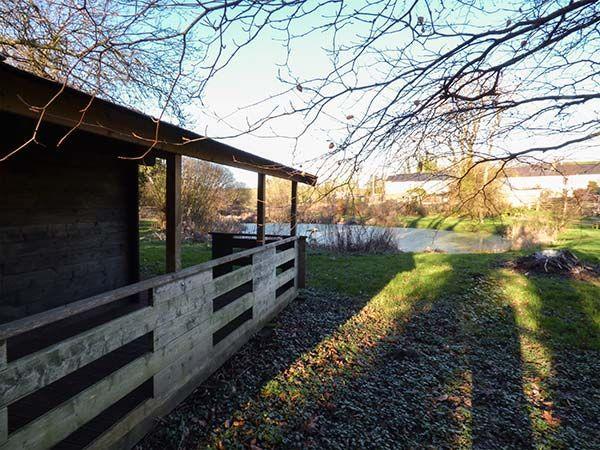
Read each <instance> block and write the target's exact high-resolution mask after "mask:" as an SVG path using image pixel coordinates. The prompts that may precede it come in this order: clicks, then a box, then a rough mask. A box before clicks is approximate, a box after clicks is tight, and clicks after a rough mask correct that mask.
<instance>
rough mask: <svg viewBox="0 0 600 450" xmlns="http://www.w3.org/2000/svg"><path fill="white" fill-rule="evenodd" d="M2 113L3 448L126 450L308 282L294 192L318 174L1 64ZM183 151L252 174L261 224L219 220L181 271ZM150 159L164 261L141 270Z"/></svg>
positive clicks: (0, 286) (0, 424)
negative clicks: (157, 171) (275, 207)
mask: <svg viewBox="0 0 600 450" xmlns="http://www.w3.org/2000/svg"><path fill="white" fill-rule="evenodd" d="M0 115H1V123H2V124H3V126H2V129H3V139H2V143H1V144H0V319H1V324H0V448H3V449H4V448H11V449H24V448H36V449H37V448H50V447H55V448H102V449H105V448H113V447H119V448H122V447H125V448H129V447H131V446H133V445H134V444H135V443H136V442H137V441H138V440H139V439H140V438H141V437H142V436H143V435H144V434H145V433H146V432H147V431H148V430H149V429H150V428H151V427H152V424H153V421H154V420H155V418H156V417H158V416H160V415H163V414H165V413H167V412H168V411H169V410H170V409H172V408H173V407H174V406H175V405H176V404H177V403H178V402H180V401H181V400H182V399H183V398H185V397H186V396H187V395H188V394H189V393H190V392H191V391H192V390H193V389H194V388H195V387H196V386H197V385H198V384H199V383H201V382H202V381H203V380H204V379H206V378H207V377H208V376H209V375H210V374H211V373H212V372H214V371H215V370H216V369H217V368H218V367H219V366H220V365H221V364H222V363H223V362H225V361H226V360H227V359H228V358H229V357H230V356H231V355H232V354H233V353H235V352H236V351H237V350H238V349H239V348H240V347H241V346H242V345H243V344H244V343H245V342H246V341H247V340H248V339H249V338H250V337H251V336H252V334H253V333H255V332H256V331H258V330H259V329H260V328H261V327H262V326H263V325H264V324H265V323H266V322H267V321H269V320H271V319H272V317H273V316H274V315H276V314H277V313H278V312H279V311H280V310H281V309H282V308H283V307H285V305H286V304H288V303H289V302H290V301H291V300H292V299H294V297H296V295H297V292H298V288H301V287H303V283H304V257H305V256H304V240H303V238H302V237H298V236H296V233H295V228H296V226H295V223H296V222H295V220H296V219H295V216H296V192H297V184H298V183H307V184H311V185H312V184H314V183H315V182H316V177H314V176H313V175H310V174H306V173H304V172H302V171H299V170H295V169H292V168H290V167H286V166H283V165H280V164H277V163H275V162H273V161H269V160H267V159H264V158H260V157H257V156H255V155H252V154H250V153H247V152H244V151H241V150H238V149H236V148H233V147H231V146H228V145H225V144H222V143H219V142H216V141H214V140H211V139H208V138H204V137H202V136H199V135H197V134H195V133H192V132H190V131H188V130H184V129H181V128H178V127H176V126H173V125H170V124H168V123H163V122H160V123H157V122H156V121H155V120H153V119H152V118H151V117H148V116H146V115H143V114H140V113H138V112H135V111H132V110H130V109H127V108H123V107H121V106H119V105H116V104H113V103H110V102H107V101H104V100H100V99H96V98H92V97H90V96H88V95H87V94H85V93H83V92H80V91H78V90H75V89H71V88H69V87H64V86H62V85H60V84H57V83H54V82H51V81H48V80H45V79H42V78H39V77H36V76H34V75H31V74H29V73H27V72H23V71H21V70H18V69H15V68H13V67H11V66H8V65H6V64H4V63H0ZM25 144H26V145H25ZM24 145H25V146H24ZM23 146H24V147H23ZM142 155H144V157H143V158H140V156H142ZM182 155H183V156H189V157H193V158H200V159H204V160H207V161H212V162H215V163H219V164H224V165H228V166H232V167H238V168H243V169H246V170H250V171H254V172H256V173H257V174H258V176H257V178H258V190H257V192H258V195H257V196H258V198H257V234H256V235H227V234H223V233H218V234H214V237H213V239H214V241H213V259H212V260H211V261H209V262H207V263H203V264H200V265H197V266H193V267H188V268H185V269H183V270H182V269H181V248H180V242H181V211H180V204H179V197H180V186H181V158H182ZM156 158H161V159H165V160H166V164H167V186H166V187H167V199H166V200H167V232H166V235H167V236H166V237H167V239H166V241H167V242H166V266H167V267H166V271H167V273H166V274H165V275H161V276H158V277H155V278H151V279H147V280H141V281H140V277H139V272H140V271H139V244H138V243H139V232H138V225H139V224H138V221H139V219H138V209H139V201H138V167H139V165H140V164H153V163H154V161H155V160H156ZM265 176H274V177H279V178H283V179H286V180H289V181H290V220H291V227H290V229H291V234H290V235H289V236H265V227H264V221H265Z"/></svg>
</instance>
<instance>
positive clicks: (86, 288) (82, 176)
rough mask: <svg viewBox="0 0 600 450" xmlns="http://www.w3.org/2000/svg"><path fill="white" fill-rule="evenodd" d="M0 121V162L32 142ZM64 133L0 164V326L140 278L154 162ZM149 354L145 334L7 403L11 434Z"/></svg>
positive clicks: (44, 342) (138, 298)
mask: <svg viewBox="0 0 600 450" xmlns="http://www.w3.org/2000/svg"><path fill="white" fill-rule="evenodd" d="M0 118H1V120H2V123H4V124H5V126H7V129H10V130H11V133H7V135H6V136H5V138H4V139H5V140H4V142H3V145H2V147H1V149H0V152H2V154H0V157H2V156H4V155H5V154H6V153H8V152H10V151H12V150H14V149H16V148H18V147H19V146H20V145H22V144H23V141H22V139H27V138H28V137H30V136H32V133H33V130H34V129H35V126H36V123H35V121H33V120H29V119H24V118H22V117H18V116H14V115H12V114H9V113H2V114H1V117H0ZM67 131H68V129H67V128H63V127H60V126H56V125H50V124H44V125H43V126H42V127H41V128H40V130H39V132H38V135H37V136H36V142H35V143H31V144H29V145H28V146H27V148H26V150H24V151H20V152H17V153H16V154H15V155H14V156H12V157H11V158H10V159H7V160H6V161H5V162H3V164H2V165H0V192H2V195H1V196H0V323H6V322H11V321H14V320H18V319H21V318H24V317H27V316H31V315H34V314H37V313H41V312H44V311H48V310H50V309H52V308H55V307H59V306H63V305H66V304H69V303H71V302H75V301H78V300H82V299H85V298H88V297H91V296H94V295H98V294H102V293H104V292H107V291H111V290H114V289H116V288H119V287H122V286H126V285H129V284H132V283H135V282H137V281H139V279H140V270H139V212H138V211H139V185H138V183H139V181H138V167H139V165H140V164H153V163H154V162H155V159H154V158H155V157H156V154H154V155H152V157H146V158H144V159H127V158H122V157H132V156H136V157H137V156H139V155H142V154H143V153H144V151H145V148H143V147H140V146H135V145H131V144H125V143H123V142H121V141H118V140H114V139H109V138H105V137H100V136H97V135H92V134H90V133H87V132H84V131H81V130H76V131H74V132H72V133H71V134H69V136H68V138H67V139H66V140H65V141H64V142H63V143H61V145H60V146H57V143H58V142H59V141H60V139H61V138H63V137H64V136H65V134H66V133H67ZM158 156H159V157H160V156H164V155H161V154H160V153H158ZM272 240H274V237H272V236H271V237H267V242H269V241H272ZM217 241H218V242H220V244H219V245H217V246H216V247H215V249H214V251H213V257H219V256H223V255H226V254H230V253H232V252H234V251H238V250H241V249H245V248H251V247H255V246H256V245H257V242H256V236H254V239H252V237H251V236H239V238H238V241H236V242H235V243H234V242H232V241H231V239H230V238H229V237H227V236H225V235H222V236H221V239H217ZM292 245H293V243H292ZM282 247H283V246H282ZM281 250H284V248H281V249H278V251H281ZM251 262H252V261H251V258H241V259H239V260H234V261H232V262H231V263H230V264H228V265H226V266H224V267H216V268H215V269H214V270H213V272H214V273H213V276H214V277H215V278H216V277H218V276H221V275H223V274H225V273H227V272H229V271H231V270H234V269H235V268H237V267H241V266H244V265H248V264H251ZM246 288H247V286H246V287H245V286H241V288H240V289H237V290H234V291H232V292H229V293H227V294H226V295H225V296H223V298H218V299H215V308H217V309H218V308H219V307H223V306H224V305H227V304H228V303H230V302H232V301H234V300H235V299H236V298H238V297H240V296H241V295H244V293H246V292H247V289H246ZM250 288H251V286H250ZM283 288H284V289H288V288H289V286H284V287H283ZM244 289H246V291H244ZM151 302H152V299H151V293H150V292H149V291H145V292H141V293H140V294H136V295H133V296H130V297H128V298H126V299H123V300H119V301H117V302H113V303H110V304H108V305H105V306H102V307H98V308H95V309H93V310H91V311H88V312H85V313H81V314H77V315H74V316H71V317H69V318H68V319H64V320H61V321H58V322H54V323H52V324H50V325H46V326H43V327H40V328H37V329H35V330H32V331H28V332H25V333H23V334H20V335H18V336H16V337H13V338H9V339H8V340H7V361H8V362H9V363H10V362H12V361H15V360H17V359H19V358H23V357H26V356H27V355H29V354H32V353H34V352H37V351H39V350H42V349H44V348H47V347H49V346H51V345H53V344H55V343H57V342H60V341H62V340H64V339H67V338H69V337H71V336H75V335H77V334H79V333H81V332H83V331H86V330H89V329H92V328H94V327H96V326H98V325H101V324H103V323H106V322H109V321H111V320H114V319H116V318H118V317H121V316H123V315H125V314H128V313H131V312H133V311H135V310H137V309H140V308H143V307H145V306H148V305H149V304H151ZM230 331H231V330H223V333H225V334H227V333H229V332H230ZM223 333H222V334H223ZM151 351H152V336H151V335H150V336H143V337H141V338H139V339H137V340H135V341H133V342H131V343H129V344H127V345H125V346H123V347H121V348H119V349H117V350H115V351H113V352H112V353H109V354H108V355H106V356H104V357H102V358H100V359H98V360H96V361H94V362H92V363H90V364H88V365H87V366H85V367H83V368H82V369H79V370H77V371H75V372H73V373H71V374H69V375H67V376H65V377H63V378H61V379H59V380H58V381H56V382H54V383H52V384H50V385H49V386H47V387H45V388H42V389H41V390H39V391H36V392H35V393H33V394H30V395H28V396H26V397H24V398H22V399H20V400H18V401H16V402H14V403H12V404H10V405H9V406H8V427H9V430H8V431H9V433H13V432H15V431H17V430H18V429H20V428H21V427H22V426H24V425H26V424H28V423H30V422H31V421H33V420H35V419H37V418H38V417H40V416H42V415H43V414H44V413H46V412H48V411H50V410H51V409H53V408H55V407H56V406H58V405H60V404H61V403H62V402H63V401H65V400H67V399H69V398H71V397H72V396H73V395H75V394H77V393H79V392H82V391H84V390H85V389H86V388H87V387H89V386H91V385H93V384H94V383H96V382H98V381H99V380H101V379H103V378H104V377H106V376H108V375H110V374H111V373H113V372H115V371H116V370H118V369H119V368H121V367H123V366H124V365H126V364H127V363H129V362H131V361H133V360H135V359H136V358H138V357H140V356H143V355H144V354H146V353H148V352H151ZM152 394H153V393H152V380H149V381H148V382H146V383H144V384H143V385H142V386H140V387H138V388H137V389H136V390H134V391H133V392H131V393H130V394H128V395H127V396H126V397H124V398H122V399H121V400H120V401H118V402H117V403H116V404H114V405H113V406H111V407H110V408H109V409H107V410H105V411H104V412H103V413H101V414H100V415H98V416H97V417H96V418H94V419H93V420H92V421H90V422H89V423H87V424H86V425H85V426H83V427H81V428H80V429H79V430H78V431H77V432H75V433H73V434H72V435H71V436H69V437H68V438H67V439H65V440H64V441H63V442H62V443H61V444H59V445H58V447H59V448H63V447H64V448H81V447H82V446H83V445H85V444H86V443H89V442H91V441H93V440H94V439H95V438H96V437H98V436H99V435H100V434H101V433H102V432H103V431H105V430H107V429H108V428H109V427H110V426H111V425H113V424H114V423H116V422H117V421H118V420H119V419H120V418H122V417H123V416H124V415H125V414H126V413H128V412H129V411H131V410H132V409H133V408H135V406H137V405H139V404H140V403H141V402H143V401H144V400H145V399H147V398H149V397H151V396H152Z"/></svg>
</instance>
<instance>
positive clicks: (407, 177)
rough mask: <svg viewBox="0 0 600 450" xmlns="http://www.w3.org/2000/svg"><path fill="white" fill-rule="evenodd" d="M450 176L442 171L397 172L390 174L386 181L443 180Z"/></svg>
mask: <svg viewBox="0 0 600 450" xmlns="http://www.w3.org/2000/svg"><path fill="white" fill-rule="evenodd" d="M450 178H452V177H451V176H450V175H446V174H443V173H428V172H420V173H398V174H396V175H390V176H389V177H387V180H386V181H391V182H396V183H399V182H404V181H438V180H439V181H443V180H448V179H450Z"/></svg>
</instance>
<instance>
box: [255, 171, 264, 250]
mask: <svg viewBox="0 0 600 450" xmlns="http://www.w3.org/2000/svg"><path fill="white" fill-rule="evenodd" d="M265 178H266V177H265V175H264V174H262V173H259V174H258V189H257V190H256V242H257V243H258V245H264V244H265Z"/></svg>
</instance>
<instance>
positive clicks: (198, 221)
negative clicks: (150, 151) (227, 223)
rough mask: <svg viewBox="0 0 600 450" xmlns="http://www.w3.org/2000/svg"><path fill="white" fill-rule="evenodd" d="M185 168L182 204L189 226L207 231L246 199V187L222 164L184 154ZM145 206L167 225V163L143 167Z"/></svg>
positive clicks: (162, 223)
mask: <svg viewBox="0 0 600 450" xmlns="http://www.w3.org/2000/svg"><path fill="white" fill-rule="evenodd" d="M183 161H184V163H183V170H182V177H181V179H182V186H181V207H182V216H183V221H184V225H185V228H186V230H189V231H198V232H208V231H214V230H215V227H216V228H219V225H222V222H223V219H224V217H225V216H227V213H228V209H229V208H231V206H232V205H235V204H236V203H239V202H243V201H244V200H245V198H243V194H244V191H243V190H242V189H240V185H239V184H238V183H237V182H236V181H235V179H234V178H233V174H232V173H231V171H230V170H228V169H227V168H225V167H223V166H219V165H216V164H212V163H209V162H206V161H201V160H197V159H191V158H185V159H184V160H183ZM140 178H141V199H140V204H141V206H142V207H150V208H152V209H153V210H154V211H156V212H157V213H158V214H157V217H156V218H157V219H158V221H159V224H160V226H161V227H162V228H164V222H165V212H166V167H165V164H164V163H161V162H160V161H157V163H156V165H154V166H149V167H145V166H142V167H141V172H140Z"/></svg>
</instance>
